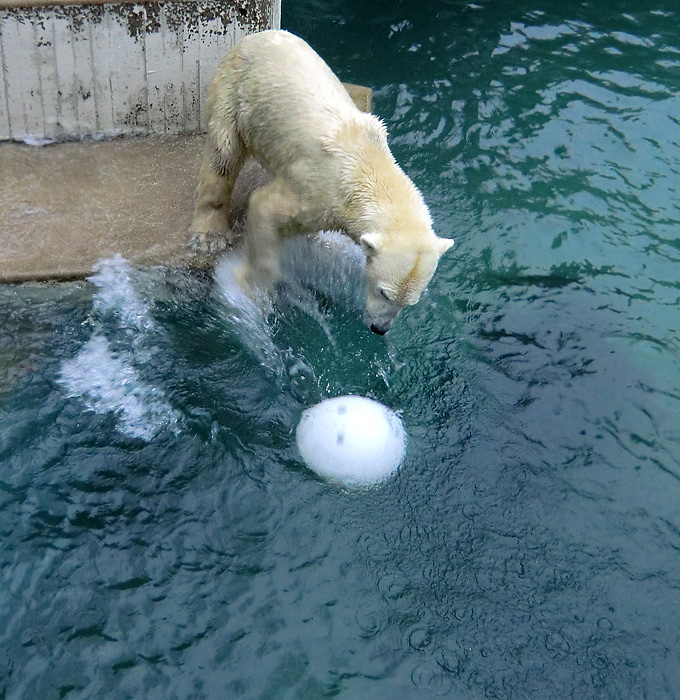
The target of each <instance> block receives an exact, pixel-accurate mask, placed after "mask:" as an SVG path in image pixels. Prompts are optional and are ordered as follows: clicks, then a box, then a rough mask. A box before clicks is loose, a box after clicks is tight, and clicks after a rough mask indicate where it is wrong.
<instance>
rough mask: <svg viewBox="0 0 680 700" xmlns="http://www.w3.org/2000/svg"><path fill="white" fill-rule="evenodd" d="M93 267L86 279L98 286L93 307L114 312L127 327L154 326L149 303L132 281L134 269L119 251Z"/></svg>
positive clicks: (146, 328)
mask: <svg viewBox="0 0 680 700" xmlns="http://www.w3.org/2000/svg"><path fill="white" fill-rule="evenodd" d="M92 269H93V270H94V271H95V274H94V275H92V276H90V277H88V280H89V281H90V282H92V283H93V284H95V285H96V286H97V287H98V288H99V291H98V292H97V294H96V296H95V297H94V301H93V303H94V307H95V309H97V310H99V311H113V312H115V313H116V314H118V316H119V318H120V321H121V322H122V324H123V325H124V326H125V327H127V328H133V329H138V330H140V331H145V330H150V329H151V328H153V321H152V320H151V318H150V316H149V308H148V305H147V304H146V303H145V302H144V301H143V300H142V299H141V297H140V295H139V294H138V292H137V290H136V289H135V287H134V284H133V276H134V274H135V271H134V269H133V268H132V266H131V265H130V263H129V262H128V261H127V260H126V259H125V258H124V257H123V256H122V255H119V254H116V255H114V256H112V257H110V258H106V259H104V260H100V261H99V262H97V263H96V264H95V265H94V266H93V268H92Z"/></svg>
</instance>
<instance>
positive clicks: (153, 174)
mask: <svg viewBox="0 0 680 700" xmlns="http://www.w3.org/2000/svg"><path fill="white" fill-rule="evenodd" d="M203 141H204V139H203V137H202V136H177V137H147V138H139V139H120V140H116V141H102V142H98V143H63V144H58V145H54V146H46V147H43V148H35V147H31V146H23V145H17V144H9V143H6V144H1V145H0V208H1V209H2V210H3V215H2V221H1V222H0V250H1V251H2V252H1V253H0V281H2V282H21V281H25V280H35V279H68V278H76V277H84V276H86V275H88V274H89V273H90V270H91V268H92V265H93V263H95V262H96V261H97V260H98V259H100V258H102V257H107V256H110V255H113V254H114V253H120V254H121V255H123V256H124V257H125V258H127V259H128V260H130V261H131V262H133V263H135V264H154V263H161V262H162V263H163V264H168V265H172V264H183V263H186V261H187V253H186V251H185V242H186V235H187V231H188V227H189V224H190V223H191V214H192V209H193V194H194V190H195V188H196V179H197V175H198V171H199V165H200V160H201V155H202V149H203Z"/></svg>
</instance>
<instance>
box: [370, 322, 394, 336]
mask: <svg viewBox="0 0 680 700" xmlns="http://www.w3.org/2000/svg"><path fill="white" fill-rule="evenodd" d="M389 329H390V327H389V325H387V324H383V325H380V326H378V325H377V324H375V323H371V330H372V331H373V332H374V333H377V334H378V335H385V333H387V331H389Z"/></svg>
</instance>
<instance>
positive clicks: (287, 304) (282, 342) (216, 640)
mask: <svg viewBox="0 0 680 700" xmlns="http://www.w3.org/2000/svg"><path fill="white" fill-rule="evenodd" d="M284 24H287V26H288V27H289V28H290V29H292V30H294V31H296V32H297V33H300V34H301V35H303V36H305V37H306V38H307V39H308V40H309V41H310V42H311V43H312V44H313V45H314V46H315V47H316V48H318V49H319V50H320V51H321V52H322V53H323V55H324V56H325V57H327V58H328V60H329V61H330V63H331V64H332V65H333V67H334V68H336V69H337V70H338V71H339V73H340V75H341V77H342V78H343V79H345V80H351V81H353V82H358V83H363V84H366V85H370V86H371V87H373V88H374V95H375V110H376V112H377V113H378V114H380V116H382V117H383V118H384V119H385V120H386V122H387V125H388V128H389V131H390V134H391V143H392V145H393V150H394V153H395V155H396V157H397V159H398V160H399V162H400V163H402V164H403V166H404V168H405V169H406V171H407V172H408V173H409V174H410V175H411V176H412V177H413V178H414V180H415V181H416V183H417V184H418V185H419V186H420V187H421V189H422V190H423V192H424V194H425V197H426V199H427V201H428V202H429V203H430V205H431V208H432V213H433V217H434V220H435V223H436V227H437V230H438V233H440V234H441V235H446V236H451V237H454V238H455V239H456V243H457V244H456V250H455V252H454V253H452V254H451V255H450V256H449V257H447V258H445V259H444V260H442V264H441V265H440V270H439V271H438V273H437V275H436V276H435V278H434V280H433V282H432V284H431V288H430V290H429V292H428V294H427V295H425V297H424V298H423V299H422V301H421V302H420V303H419V304H418V305H417V306H415V307H413V308H411V309H408V310H407V311H405V312H404V314H402V316H400V318H399V321H398V323H397V324H396V325H395V327H394V328H393V329H392V331H390V334H389V335H388V336H387V337H386V338H385V339H381V338H378V337H377V336H374V335H373V334H371V333H370V332H369V331H367V329H366V327H365V325H364V323H363V319H362V313H363V312H362V304H363V301H362V299H363V289H362V287H361V280H362V272H363V271H362V269H361V264H362V263H361V258H360V257H357V256H356V250H355V249H353V248H351V246H350V247H348V248H347V249H346V250H344V249H343V250H342V252H341V253H340V254H338V248H337V246H338V245H345V243H338V241H337V240H335V242H333V240H332V237H331V241H330V242H329V240H326V241H325V242H324V241H323V240H322V241H321V242H318V241H317V242H309V241H302V240H300V241H296V242H295V244H294V246H293V247H292V248H291V249H290V250H289V251H288V253H287V255H288V256H289V257H288V258H287V259H286V260H287V261H286V263H285V264H286V265H287V266H288V267H287V268H286V270H287V271H286V273H285V277H286V280H287V286H286V287H285V288H284V289H283V290H282V291H281V292H280V293H279V294H277V295H276V296H275V297H274V298H272V299H271V305H270V306H269V307H267V308H265V309H264V310H263V307H262V306H260V305H250V306H249V305H248V302H247V300H244V299H243V298H240V297H238V294H239V292H238V290H237V288H236V287H234V286H233V282H232V280H231V279H230V277H229V264H230V263H229V262H228V261H226V262H225V263H223V264H222V265H221V266H220V267H219V268H218V269H217V271H216V272H215V275H214V276H209V275H207V276H201V275H191V274H188V273H184V272H181V271H173V270H144V271H134V270H132V269H130V268H129V266H127V264H126V263H125V262H124V261H122V260H120V259H114V260H111V261H108V262H106V263H104V264H102V266H101V267H100V269H99V270H98V271H97V272H96V274H95V275H94V277H93V278H92V281H91V282H90V283H87V284H85V283H84V284H77V285H60V286H27V287H26V286H25V287H5V288H3V289H1V290H0V296H1V297H2V304H1V305H0V328H1V329H2V330H1V331H0V531H1V532H2V536H3V548H2V550H1V554H0V591H2V592H0V644H1V645H2V648H3V654H2V655H0V696H2V697H7V698H10V699H12V700H14V699H16V698H24V697H40V698H43V697H44V698H52V697H55V698H56V697H68V698H92V697H113V698H125V697H140V696H143V697H145V698H163V700H166V699H167V698H173V697H177V698H188V697H192V698H224V697H228V698H296V699H297V698H300V699H316V698H323V697H341V698H348V699H349V698H377V699H380V698H394V697H398V698H404V699H406V700H410V699H411V698H414V699H415V698H418V699H420V698H428V697H450V698H461V697H464V698H466V699H477V698H480V699H481V698H503V699H508V700H509V699H513V700H514V699H515V698H536V699H537V700H538V699H541V700H542V699H543V698H562V697H573V698H579V699H584V700H589V699H595V698H607V699H610V698H611V699H613V698H621V699H624V698H625V699H626V700H628V699H630V698H645V697H646V698H654V699H655V700H656V699H660V700H671V699H673V698H676V697H677V696H678V693H679V691H678V689H679V688H680V664H678V658H677V657H678V639H677V636H678V635H677V629H676V628H677V624H676V622H675V619H676V617H677V610H678V607H679V606H680V564H678V558H677V551H678V549H679V548H680V521H679V518H678V507H677V504H678V502H680V461H679V459H678V454H679V453H680V451H679V449H678V448H679V444H678V443H679V442H680V431H679V429H678V425H680V341H678V337H679V333H678V331H679V328H678V318H679V316H678V303H679V301H680V283H679V282H678V269H679V268H678V264H679V263H680V246H678V242H677V241H678V236H677V230H678V225H679V224H680V216H679V215H678V206H679V205H680V197H679V196H678V187H679V185H678V182H679V180H678V177H677V176H678V163H680V138H679V137H678V134H679V133H680V132H679V131H678V128H679V126H680V124H679V121H678V107H679V106H680V105H678V95H679V94H680V77H679V76H680V73H678V69H679V68H680V59H678V56H680V40H679V39H678V36H680V32H679V29H680V15H679V14H678V9H677V8H676V7H675V4H674V3H670V2H665V1H664V2H661V3H655V4H651V3H648V2H646V1H645V2H639V1H637V2H632V1H631V2H624V3H618V4H617V5H616V6H613V5H603V4H602V3H600V4H592V3H576V4H575V5H574V4H572V5H569V6H567V5H565V3H557V2H552V1H550V2H543V3H540V4H536V3H532V4H529V3H526V2H515V3H494V2H476V3H465V2H463V3H458V2H447V3H439V4H438V5H437V8H436V10H435V9H433V8H429V7H428V8H424V6H423V5H422V3H410V2H401V3H393V4H389V5H384V6H381V7H376V6H375V4H371V3H354V2H349V0H346V1H344V2H343V1H342V0H337V2H334V3H333V4H330V3H328V2H322V0H304V2H300V3H297V4H295V6H294V7H293V6H292V5H291V6H287V5H286V4H285V3H284ZM340 240H343V239H340ZM329 251H330V253H331V255H330V258H329V257H328V255H327V254H328V253H329ZM333 251H335V253H334V252H333ZM350 393H357V394H363V395H368V396H372V397H373V398H376V399H377V400H379V401H381V402H383V403H385V404H387V405H388V406H390V407H391V408H393V409H395V410H397V411H399V412H400V413H401V415H402V418H403V421H404V425H405V427H406V429H407V430H408V433H409V448H408V454H407V457H406V461H405V463H404V465H403V468H402V469H401V470H400V471H399V472H398V473H397V475H395V477H394V478H393V479H391V480H389V481H388V482H387V483H386V484H384V485H382V486H381V487H380V488H377V489H373V490H368V491H366V492H361V493H357V492H347V491H344V490H342V489H339V488H337V487H334V486H332V485H330V484H327V483H325V482H323V481H320V480H319V479H317V478H316V477H315V476H314V475H313V474H311V473H310V472H309V471H308V470H306V469H305V468H304V466H303V465H302V464H301V463H300V460H299V456H298V455H297V453H296V450H295V446H294V431H295V427H296V424H297V421H298V419H299V416H300V414H301V412H302V410H303V409H304V408H306V407H307V406H309V405H311V404H313V403H316V402H317V401H319V400H320V399H322V398H325V397H328V396H334V395H339V394H350Z"/></svg>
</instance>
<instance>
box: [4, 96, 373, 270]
mask: <svg viewBox="0 0 680 700" xmlns="http://www.w3.org/2000/svg"><path fill="white" fill-rule="evenodd" d="M348 90H349V91H350V94H351V95H352V97H353V99H354V100H355V102H356V103H357V104H358V106H359V107H361V108H363V109H366V110H368V109H370V101H371V99H370V98H371V91H370V90H369V89H368V88H361V87H357V86H348ZM203 144H204V137H203V136H201V135H194V136H150V137H143V138H120V139H115V140H110V141H85V142H71V143H60V144H53V145H49V146H44V147H41V148H38V147H35V146H26V145H21V144H14V143H0V212H2V216H1V217H0V282H24V281H32V280H49V279H75V278H80V277H85V276H87V275H89V274H90V272H91V269H92V265H93V264H94V263H95V262H96V261H97V260H99V259H101V258H103V257H108V256H111V255H113V254H115V253H120V254H121V255H122V256H123V257H125V258H126V259H128V260H129V261H130V262H132V263H133V264H137V265H168V266H200V265H201V264H202V263H203V264H204V263H205V261H201V260H196V259H193V258H191V256H190V255H189V253H188V251H187V249H186V241H187V231H188V230H189V225H190V223H191V217H192V213H193V206H194V191H195V189H196V185H197V181H198V173H199V169H200V163H201V157H202V152H203ZM267 177H268V176H267V173H266V172H265V171H264V170H263V169H262V168H261V167H260V166H258V165H257V164H256V163H254V162H252V163H250V164H249V166H248V167H247V168H244V171H243V173H242V176H240V177H239V181H237V189H235V191H234V196H233V206H232V221H234V220H236V222H237V224H236V226H235V228H238V221H242V219H243V215H244V212H245V208H246V205H247V201H248V197H249V196H250V192H252V190H253V189H254V188H255V187H257V186H258V185H260V184H261V183H262V182H263V181H264V180H265V179H266V178H267Z"/></svg>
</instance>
